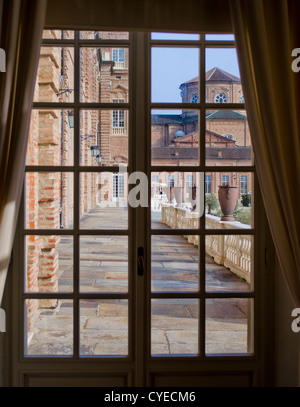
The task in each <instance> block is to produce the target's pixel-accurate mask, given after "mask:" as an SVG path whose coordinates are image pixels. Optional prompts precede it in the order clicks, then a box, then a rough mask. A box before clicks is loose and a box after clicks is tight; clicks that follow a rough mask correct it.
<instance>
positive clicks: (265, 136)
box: [230, 0, 300, 306]
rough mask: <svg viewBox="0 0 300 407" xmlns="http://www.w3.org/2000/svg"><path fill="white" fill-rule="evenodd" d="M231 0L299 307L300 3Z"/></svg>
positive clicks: (258, 149) (280, 246)
mask: <svg viewBox="0 0 300 407" xmlns="http://www.w3.org/2000/svg"><path fill="white" fill-rule="evenodd" d="M230 3H231V4H230V5H231V15H232V20H233V21H232V22H233V30H234V33H235V36H236V43H237V53H238V59H239V64H240V72H241V79H242V83H243V90H244V95H245V104H246V108H247V113H248V118H249V126H250V130H251V135H252V142H253V149H254V154H255V164H256V168H257V173H258V178H259V182H260V186H261V190H262V195H263V200H264V204H265V208H266V212H267V216H268V220H269V224H270V228H271V232H272V236H273V239H274V244H275V247H276V251H277V255H278V258H279V262H280V266H281V268H282V270H283V272H284V276H285V278H286V280H287V283H288V286H289V288H290V291H291V294H292V296H293V298H294V301H295V304H296V306H300V220H299V219H300V217H299V214H300V98H299V92H300V72H299V73H296V72H294V71H293V70H292V67H291V65H292V62H293V59H295V58H293V57H292V50H293V49H294V48H300V24H299V21H298V22H297V19H299V16H300V2H299V0H258V1H257V0H253V1H249V0H231V2H230ZM297 23H298V24H297ZM298 65H300V64H298Z"/></svg>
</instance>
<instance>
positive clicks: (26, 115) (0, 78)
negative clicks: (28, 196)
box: [0, 0, 47, 305]
mask: <svg viewBox="0 0 300 407" xmlns="http://www.w3.org/2000/svg"><path fill="white" fill-rule="evenodd" d="M46 6H47V2H46V0H5V1H0V47H1V48H2V49H4V50H5V52H6V72H2V73H0V117H1V123H0V135H1V138H0V305H1V302H2V297H3V290H4V284H5V279H6V274H7V269H8V265H9V260H10V255H11V250H12V245H13V239H14V233H15V227H16V221H17V216H18V211H19V202H20V197H21V192H22V183H23V178H24V168H25V156H26V147H27V135H28V128H29V122H30V111H31V106H32V98H33V90H34V83H35V77H36V71H37V64H38V57H39V48H40V41H41V34H42V29H43V27H44V20H45V12H46Z"/></svg>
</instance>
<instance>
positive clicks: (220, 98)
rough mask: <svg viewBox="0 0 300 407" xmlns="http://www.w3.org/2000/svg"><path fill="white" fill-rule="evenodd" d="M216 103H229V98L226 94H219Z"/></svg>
mask: <svg viewBox="0 0 300 407" xmlns="http://www.w3.org/2000/svg"><path fill="white" fill-rule="evenodd" d="M215 102H216V103H227V96H226V95H225V93H218V94H217V95H216V98H215Z"/></svg>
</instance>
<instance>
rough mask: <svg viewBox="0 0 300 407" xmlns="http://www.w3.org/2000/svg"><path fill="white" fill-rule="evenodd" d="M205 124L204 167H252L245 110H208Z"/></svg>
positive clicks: (251, 153)
mask: <svg viewBox="0 0 300 407" xmlns="http://www.w3.org/2000/svg"><path fill="white" fill-rule="evenodd" d="M205 122H206V132H205V147H206V150H205V154H206V165H209V166H222V165H235V166H236V165H245V166H247V165H253V152H252V143H251V135H250V129H249V124H248V120H247V116H246V111H245V110H239V111H238V110H227V109H226V110H224V109H222V110H214V111H212V110H210V111H207V112H206V120H205Z"/></svg>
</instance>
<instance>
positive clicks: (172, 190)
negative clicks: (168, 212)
mask: <svg viewBox="0 0 300 407" xmlns="http://www.w3.org/2000/svg"><path fill="white" fill-rule="evenodd" d="M174 196H175V192H174V187H170V202H171V203H172V202H173V200H174Z"/></svg>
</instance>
